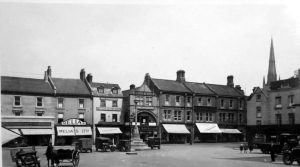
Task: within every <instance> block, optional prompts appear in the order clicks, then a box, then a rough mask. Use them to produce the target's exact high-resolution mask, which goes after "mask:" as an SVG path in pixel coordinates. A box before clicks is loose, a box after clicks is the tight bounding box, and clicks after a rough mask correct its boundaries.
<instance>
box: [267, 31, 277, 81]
mask: <svg viewBox="0 0 300 167" xmlns="http://www.w3.org/2000/svg"><path fill="white" fill-rule="evenodd" d="M276 80H277V74H276V66H275V55H274V46H273V37H271V47H270V58H269V69H268V80H267V85H269V84H270V83H271V82H273V81H276Z"/></svg>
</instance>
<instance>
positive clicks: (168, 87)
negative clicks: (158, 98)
mask: <svg viewBox="0 0 300 167" xmlns="http://www.w3.org/2000/svg"><path fill="white" fill-rule="evenodd" d="M151 80H152V81H153V83H154V84H155V85H156V86H157V88H158V89H160V90H162V91H170V92H182V93H192V92H191V91H190V90H189V89H188V88H187V87H186V86H185V85H184V84H183V83H181V82H178V81H174V80H166V79H154V78H152V79H151Z"/></svg>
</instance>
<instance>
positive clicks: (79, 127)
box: [55, 119, 92, 145]
mask: <svg viewBox="0 0 300 167" xmlns="http://www.w3.org/2000/svg"><path fill="white" fill-rule="evenodd" d="M80 138H92V128H91V126H90V125H87V124H86V122H83V121H80V120H78V119H68V120H66V121H64V122H62V123H61V124H59V125H56V142H55V145H72V144H73V143H74V142H77V141H78V139H80Z"/></svg>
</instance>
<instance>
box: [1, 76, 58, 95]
mask: <svg viewBox="0 0 300 167" xmlns="http://www.w3.org/2000/svg"><path fill="white" fill-rule="evenodd" d="M1 92H14V93H20V94H24V93H25V94H26V93H33V94H54V91H53V89H52V88H51V86H50V84H49V83H48V82H45V81H44V80H43V79H34V78H21V77H10V76H1Z"/></svg>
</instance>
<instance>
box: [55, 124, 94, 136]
mask: <svg viewBox="0 0 300 167" xmlns="http://www.w3.org/2000/svg"><path fill="white" fill-rule="evenodd" d="M57 133H58V135H59V136H84V135H92V129H91V127H88V126H85V127H78V126H77V127H76V126H75V127H62V126H61V127H57Z"/></svg>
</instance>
